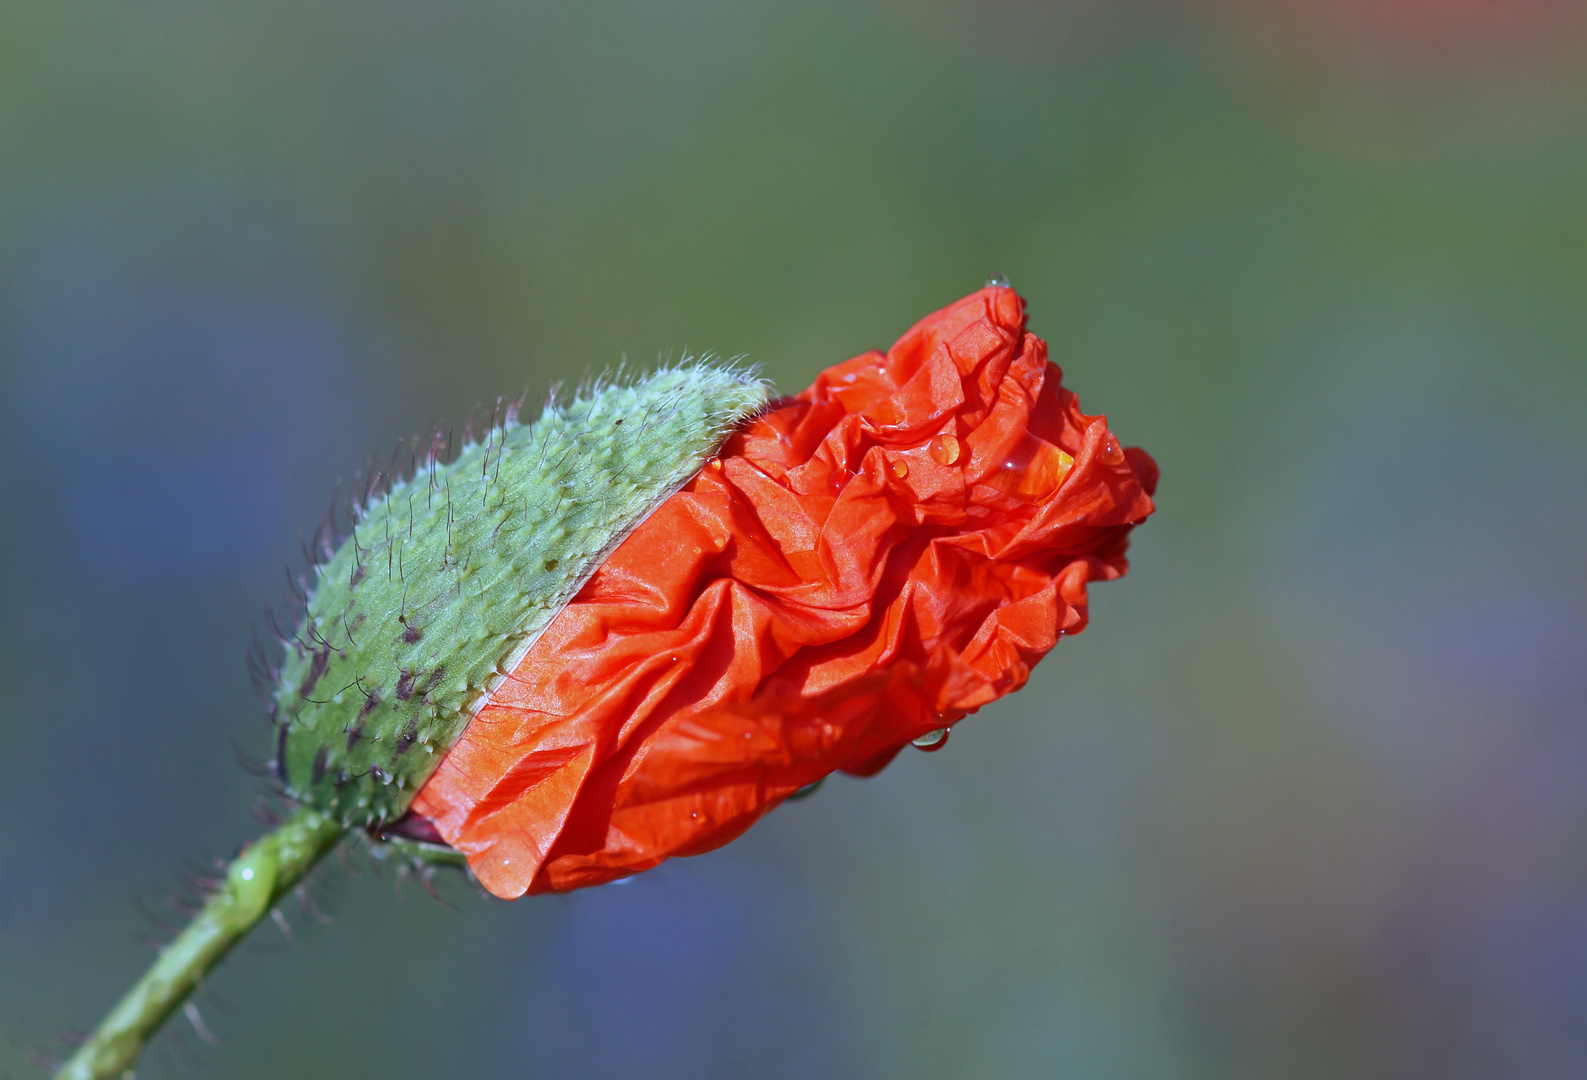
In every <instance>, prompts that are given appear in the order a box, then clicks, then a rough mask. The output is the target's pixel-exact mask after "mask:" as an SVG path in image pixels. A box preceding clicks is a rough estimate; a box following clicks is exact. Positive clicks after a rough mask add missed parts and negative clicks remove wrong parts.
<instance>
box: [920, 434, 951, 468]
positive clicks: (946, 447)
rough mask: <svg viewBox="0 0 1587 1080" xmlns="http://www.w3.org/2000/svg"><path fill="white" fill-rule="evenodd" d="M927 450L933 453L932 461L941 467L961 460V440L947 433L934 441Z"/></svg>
mask: <svg viewBox="0 0 1587 1080" xmlns="http://www.w3.org/2000/svg"><path fill="white" fill-rule="evenodd" d="M926 449H927V450H929V451H930V452H931V459H932V460H933V461H935V462H936V463H937V464H939V465H952V464H953V463H954V462H955V461H958V460H959V440H958V439H957V438H955V437H954V436H952V435H949V434H947V433H946V432H944V433H943V434H941V435H938V436H937V437H936V438H935V439H932V440H931V442H930V443H929V444H928V445H927V447H926Z"/></svg>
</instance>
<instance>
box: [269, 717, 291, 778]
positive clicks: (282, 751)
mask: <svg viewBox="0 0 1587 1080" xmlns="http://www.w3.org/2000/svg"><path fill="white" fill-rule="evenodd" d="M288 727H289V725H287V724H277V725H276V759H275V761H274V762H273V763H272V764H274V765H275V770H276V779H277V780H280V781H281V782H282V783H283V784H285V783H286V782H287V731H288Z"/></svg>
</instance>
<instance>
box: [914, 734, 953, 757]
mask: <svg viewBox="0 0 1587 1080" xmlns="http://www.w3.org/2000/svg"><path fill="white" fill-rule="evenodd" d="M913 745H915V746H917V747H919V748H920V749H922V750H924V751H925V752H926V753H928V754H929V753H932V752H933V751H936V750H941V749H942V748H943V747H944V746H947V745H948V729H947V728H945V727H940V728H937V729H936V730H935V731H928V732H926V733H925V734H924V735H922V736H921V737H920V738H918V739H916V740H914V743H913Z"/></svg>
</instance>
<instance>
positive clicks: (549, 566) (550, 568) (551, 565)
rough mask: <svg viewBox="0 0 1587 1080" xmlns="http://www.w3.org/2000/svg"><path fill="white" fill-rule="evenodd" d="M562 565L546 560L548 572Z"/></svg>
mask: <svg viewBox="0 0 1587 1080" xmlns="http://www.w3.org/2000/svg"><path fill="white" fill-rule="evenodd" d="M619 423H621V421H619ZM560 565H561V563H560V562H559V561H558V560H556V559H547V560H546V569H547V570H555V569H556V568H557V567H558V566H560Z"/></svg>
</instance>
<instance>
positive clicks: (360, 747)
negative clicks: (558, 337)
mask: <svg viewBox="0 0 1587 1080" xmlns="http://www.w3.org/2000/svg"><path fill="white" fill-rule="evenodd" d="M769 396H770V395H769V391H768V387H767V385H766V384H765V383H764V382H762V381H761V380H759V379H757V378H754V377H753V376H752V375H751V374H749V373H747V372H744V371H742V370H736V369H734V368H731V367H727V366H721V365H716V364H711V363H706V362H696V363H688V364H685V365H682V366H679V367H675V368H669V369H664V370H662V371H658V372H656V373H655V374H652V375H649V376H646V377H644V378H641V379H638V380H635V381H633V382H631V383H627V384H619V385H608V386H605V387H601V388H598V389H595V390H593V391H591V392H589V393H587V394H584V395H582V396H580V397H578V398H576V399H575V400H574V401H572V402H571V403H569V404H566V405H561V406H548V407H547V409H546V411H545V412H544V413H543V414H542V415H541V416H540V418H539V419H538V420H536V421H534V422H533V423H532V424H527V425H516V424H513V423H510V422H508V423H503V424H501V425H499V426H493V427H492V428H491V429H490V432H489V434H488V435H487V436H486V437H485V438H484V440H483V441H481V442H477V443H472V444H470V445H469V446H467V447H465V448H464V449H463V451H462V452H461V453H460V454H459V455H458V456H457V458H456V459H455V460H453V461H452V462H450V463H449V464H445V465H439V464H437V465H432V466H429V467H420V468H419V469H418V470H417V472H416V473H415V475H414V476H413V478H412V479H411V480H408V481H406V482H405V483H401V484H399V485H397V486H395V487H393V489H392V490H391V491H390V492H389V493H388V494H386V495H384V496H383V497H380V498H378V499H376V500H374V501H372V502H371V503H370V504H369V505H368V506H367V507H365V508H364V510H363V511H362V513H361V514H360V516H359V520H358V523H357V525H356V527H355V528H354V530H353V532H352V534H351V535H350V536H349V537H348V538H347V539H346V540H345V541H344V542H343V543H342V545H341V547H340V548H339V549H338V550H337V551H336V552H335V554H334V555H333V556H332V557H331V558H330V559H329V560H328V561H327V562H326V563H324V564H323V565H321V566H320V567H319V576H318V581H317V583H316V585H315V586H314V589H313V591H312V592H311V593H310V594H309V596H308V603H307V607H306V613H305V615H304V618H303V620H302V621H301V623H300V624H299V625H298V627H297V631H296V634H295V635H294V640H292V641H291V642H289V643H288V645H287V653H286V662H285V664H284V665H283V667H282V670H281V677H280V682H279V685H278V687H277V690H276V694H275V705H276V718H277V723H278V724H280V725H281V737H280V743H279V746H278V751H277V768H278V769H279V771H280V773H281V776H282V779H283V780H284V782H285V784H286V787H287V790H288V792H289V793H290V794H291V795H292V796H293V797H294V798H296V799H298V800H299V801H301V802H303V803H305V804H307V805H309V806H312V807H314V808H315V809H317V810H319V811H321V812H323V813H326V814H329V815H331V816H332V817H334V818H336V819H337V820H338V821H341V822H344V823H348V824H372V823H376V822H380V821H385V820H390V819H392V818H394V817H397V816H398V815H400V814H401V813H402V812H403V811H404V810H406V809H407V806H408V803H409V802H410V801H411V800H412V799H413V796H414V794H415V793H416V792H417V791H418V789H419V787H420V786H421V785H422V784H423V783H424V781H425V780H426V779H427V778H428V777H429V775H430V773H431V772H432V771H433V770H434V769H435V767H436V765H437V764H439V762H440V760H441V756H442V755H443V754H444V753H445V752H446V751H447V750H448V749H449V748H450V747H451V746H452V744H453V743H454V742H455V741H456V740H457V738H458V737H459V736H460V735H461V734H462V733H463V729H464V727H465V726H466V725H467V724H468V722H469V720H470V719H471V718H472V717H473V715H474V713H475V712H477V711H478V709H479V707H480V706H481V705H482V704H483V703H484V702H485V701H486V700H488V697H489V694H490V692H491V690H492V689H493V688H494V687H495V685H496V684H497V682H499V680H500V679H501V678H502V677H503V676H504V675H506V674H507V673H509V672H510V671H511V670H512V668H513V666H514V665H515V664H516V663H517V661H518V659H519V658H520V657H522V655H523V654H524V653H525V652H526V651H527V650H528V648H529V646H530V645H532V644H533V642H534V640H535V639H536V638H537V637H538V636H539V634H540V632H541V631H542V630H544V629H545V627H546V626H547V625H548V624H549V623H550V621H551V619H552V618H553V617H554V616H555V615H556V613H557V612H558V611H560V610H561V609H562V608H563V606H564V605H566V604H567V602H568V601H569V600H571V599H572V598H573V595H574V594H575V593H576V592H577V591H578V590H579V588H580V587H581V586H582V585H583V583H584V582H585V581H586V580H587V579H588V578H589V576H590V575H591V574H592V573H594V571H595V570H596V568H597V567H599V566H600V564H601V562H602V561H604V560H605V558H606V557H607V555H609V554H610V553H611V552H612V550H613V549H614V548H615V547H616V546H617V545H618V544H619V543H620V542H621V541H622V540H623V538H624V537H626V536H627V535H628V533H629V532H631V531H632V530H633V528H634V527H635V526H636V525H637V524H638V523H639V522H640V521H642V520H643V519H644V518H645V516H646V515H648V514H649V513H650V512H651V511H652V510H654V509H655V508H656V507H657V506H658V505H660V503H661V502H662V501H663V500H664V499H666V498H667V496H668V495H670V494H672V493H673V492H674V491H676V490H677V489H678V488H679V487H680V486H681V485H682V484H683V483H684V482H685V481H686V480H688V479H689V477H691V476H693V475H694V473H696V472H697V471H698V470H699V469H700V467H701V466H702V465H703V464H704V463H705V461H706V460H707V459H708V458H709V457H710V456H711V455H712V454H714V453H716V452H717V451H718V450H719V449H720V448H721V445H722V442H723V440H724V439H725V438H726V437H727V434H728V433H729V432H730V431H731V430H732V429H733V427H734V426H735V425H736V424H738V423H739V422H740V421H742V420H743V419H744V418H745V417H747V416H749V415H750V414H752V413H754V412H755V411H756V410H758V409H759V408H760V407H761V406H762V405H764V404H765V403H766V401H767V399H768V397H769Z"/></svg>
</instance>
